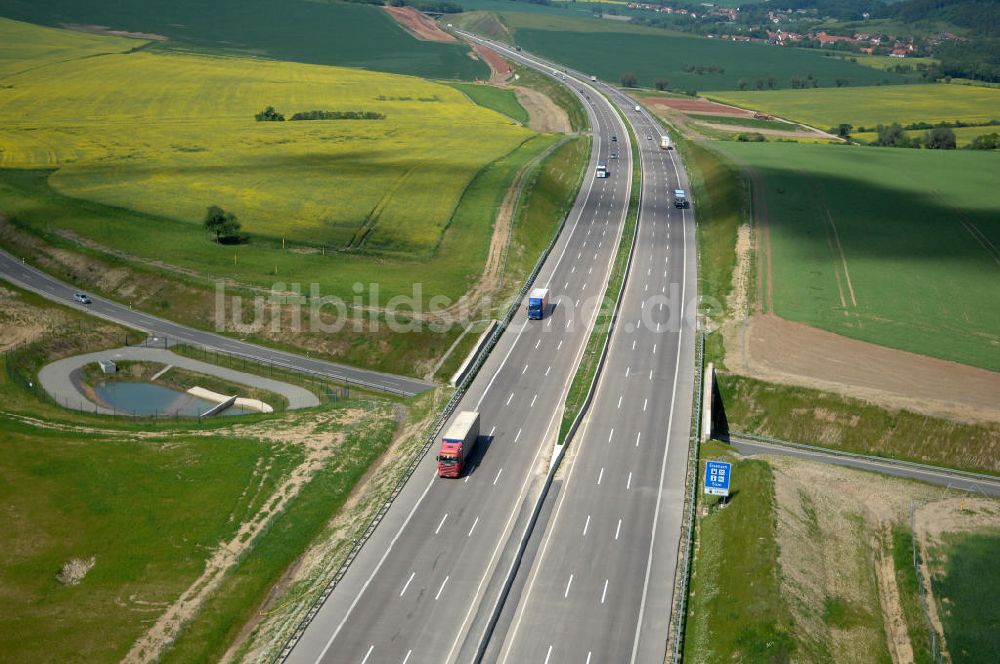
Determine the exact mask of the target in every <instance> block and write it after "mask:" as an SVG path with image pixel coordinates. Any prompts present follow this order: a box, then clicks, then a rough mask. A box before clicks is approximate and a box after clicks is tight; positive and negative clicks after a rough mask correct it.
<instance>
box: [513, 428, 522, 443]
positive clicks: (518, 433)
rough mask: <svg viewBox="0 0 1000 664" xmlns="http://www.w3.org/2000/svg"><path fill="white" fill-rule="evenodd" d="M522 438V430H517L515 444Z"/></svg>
mask: <svg viewBox="0 0 1000 664" xmlns="http://www.w3.org/2000/svg"><path fill="white" fill-rule="evenodd" d="M520 437H521V429H518V430H517V435H516V436H514V442H515V443H516V442H517V440H518V438H520Z"/></svg>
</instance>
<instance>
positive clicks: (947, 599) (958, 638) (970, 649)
mask: <svg viewBox="0 0 1000 664" xmlns="http://www.w3.org/2000/svg"><path fill="white" fill-rule="evenodd" d="M931 556H932V558H933V561H932V563H931V564H932V565H933V567H932V569H934V568H939V569H941V573H940V574H936V575H935V576H934V578H933V580H932V585H933V587H934V597H935V599H936V601H937V609H938V612H939V614H940V616H941V622H942V624H943V626H944V633H945V639H946V640H947V644H948V651H949V653H950V654H951V658H952V661H955V662H968V663H969V664H989V663H990V662H995V661H996V658H997V654H998V653H1000V629H998V626H1000V606H998V604H997V601H996V598H997V594H998V593H1000V574H998V573H997V565H996V562H997V559H998V557H1000V531H994V532H992V533H948V534H946V535H944V537H943V542H942V543H941V545H940V546H939V547H936V548H934V549H932V552H931Z"/></svg>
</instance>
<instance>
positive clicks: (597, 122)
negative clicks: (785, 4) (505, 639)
mask: <svg viewBox="0 0 1000 664" xmlns="http://www.w3.org/2000/svg"><path fill="white" fill-rule="evenodd" d="M511 57H512V59H518V60H521V61H522V62H525V61H526V60H527V58H525V57H524V56H521V55H517V56H513V55H512V56H511ZM550 71H551V70H550ZM571 89H572V90H574V92H575V93H577V94H578V95H579V96H580V97H581V100H582V101H583V102H584V105H585V107H586V109H587V112H588V115H589V116H590V121H591V126H592V127H593V150H592V154H591V159H590V164H589V168H588V172H587V175H586V178H585V180H584V183H583V186H582V188H581V191H580V193H579V195H578V197H577V200H576V202H575V204H574V207H573V209H572V210H571V212H570V215H569V218H568V220H567V225H566V227H565V228H564V230H563V232H562V234H561V236H560V237H559V239H558V241H557V244H556V246H555V248H554V249H553V251H552V253H551V255H550V257H549V259H548V260H547V261H546V263H545V265H544V266H543V269H542V271H541V273H540V274H539V276H538V278H537V279H536V281H535V285H536V286H547V287H548V288H550V290H551V296H550V299H551V301H552V302H554V304H555V308H554V310H553V311H552V312H551V313H550V315H549V316H548V317H547V318H546V319H545V320H542V321H530V322H529V321H527V320H526V314H525V312H524V309H523V308H522V310H521V311H520V312H519V313H518V315H517V316H516V317H515V319H514V322H513V323H512V325H511V326H509V327H508V328H507V330H506V331H505V333H504V334H503V335H502V336H501V338H500V340H499V342H498V344H497V346H496V347H495V348H494V350H493V352H492V354H491V355H490V357H489V359H488V360H487V361H486V363H485V364H484V366H483V368H482V369H481V370H480V372H479V374H478V375H477V377H476V379H475V380H474V381H473V383H472V385H471V387H470V388H469V390H468V391H467V393H466V395H465V397H464V399H463V401H462V403H461V404H460V406H459V410H478V411H479V412H480V414H481V418H482V420H481V421H482V429H481V431H482V435H481V437H480V441H479V444H478V446H477V448H476V451H475V452H474V454H473V457H472V459H471V466H472V467H471V472H469V473H468V474H467V475H466V476H465V477H464V478H463V479H461V480H444V479H440V478H437V477H436V472H435V465H436V464H435V460H434V457H433V455H432V454H428V455H427V456H425V458H424V459H423V460H422V461H421V464H420V466H419V467H418V469H417V471H416V473H415V474H414V476H413V478H412V479H411V481H410V482H408V483H407V485H406V487H404V489H403V492H402V493H401V495H400V496H399V497H398V498H397V500H396V501H395V502H394V504H393V507H392V508H391V509H390V510H389V512H388V513H387V515H386V517H385V518H384V519H383V521H382V523H381V525H380V526H379V528H378V529H376V531H375V533H374V534H373V536H372V538H371V539H370V540H369V541H368V543H367V544H366V545H365V546H364V547H363V548H362V549H361V552H360V553H359V555H358V557H357V558H356V559H355V561H354V563H353V564H352V565H351V567H350V569H349V570H348V572H347V574H346V575H345V576H344V578H343V580H342V581H341V582H340V584H338V586H337V588H336V589H335V590H334V592H333V593H332V594H331V595H330V598H329V599H328V601H327V602H326V604H325V605H324V606H323V608H322V609H321V610H320V612H319V613H318V614H317V616H316V618H315V619H314V620H313V622H312V623H311V624H310V625H309V627H308V629H307V630H306V631H305V633H304V634H303V636H302V638H301V639H300V640H299V641H298V643H297V644H296V647H295V648H294V650H293V651H292V653H291V655H290V656H289V661H292V662H310V663H315V662H338V663H339V662H363V663H365V664H372V663H374V662H380V663H381V662H406V663H408V664H418V663H424V662H427V663H431V662H433V663H435V664H438V663H440V662H451V661H469V660H470V659H472V656H473V654H474V652H475V650H476V647H477V645H478V640H479V635H480V634H481V633H482V628H481V622H482V612H481V611H480V609H481V607H490V606H492V605H493V604H494V603H495V602H496V599H497V597H498V596H499V594H500V589H499V585H500V584H499V583H498V582H497V579H498V577H500V576H502V573H501V574H496V571H497V570H506V569H508V567H509V565H510V560H511V558H512V557H513V555H514V551H513V547H511V546H509V544H510V542H511V540H512V539H516V538H511V534H512V533H519V532H521V528H523V523H524V521H525V518H526V513H527V512H529V511H530V506H531V504H533V500H534V496H535V495H536V493H537V491H538V488H539V487H538V484H539V482H538V479H539V477H541V476H543V475H544V474H545V471H546V470H547V468H548V465H547V464H548V459H547V455H548V454H549V453H550V451H551V449H552V446H553V443H554V442H555V437H556V435H557V433H558V428H559V422H560V417H561V408H562V404H563V402H564V399H565V394H566V392H567V390H568V387H569V383H570V381H571V380H572V377H573V374H574V371H575V369H576V367H577V365H578V363H579V358H580V356H581V353H582V351H583V348H584V345H585V343H586V340H587V338H588V336H589V330H590V327H591V324H592V321H593V319H594V315H595V313H596V307H595V306H594V305H595V304H596V302H598V301H599V300H600V299H601V298H602V297H603V294H604V290H605V287H606V283H607V277H608V273H609V270H610V265H611V261H612V258H613V257H614V255H615V252H616V249H617V246H618V243H619V240H620V236H621V232H622V229H623V226H624V218H625V213H626V211H627V207H628V200H629V195H630V189H631V178H630V173H631V169H632V164H631V150H630V141H629V138H628V133H627V132H626V130H625V127H624V125H623V124H622V122H621V119H620V118H619V117H618V116H617V114H616V113H615V112H614V111H613V109H612V108H611V106H610V104H609V103H608V102H607V101H606V100H605V99H604V98H603V97H602V96H601V95H599V94H597V93H596V91H594V89H593V88H591V87H590V85H589V84H588V83H586V82H577V83H574V85H573V86H572V88H571ZM613 136H614V137H617V141H612V140H611V138H612V137H613ZM610 152H617V153H618V154H619V158H618V159H612V160H609V153H610ZM598 162H603V163H606V164H609V166H610V171H611V175H610V177H608V178H605V179H596V178H594V177H593V175H592V174H593V173H594V170H595V167H596V164H597V163H598Z"/></svg>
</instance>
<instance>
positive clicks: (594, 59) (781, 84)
mask: <svg viewBox="0 0 1000 664" xmlns="http://www.w3.org/2000/svg"><path fill="white" fill-rule="evenodd" d="M502 15H503V17H504V19H505V20H506V22H507V23H508V25H510V27H511V28H512V29H513V31H514V36H515V39H516V41H517V43H518V44H519V45H521V46H523V47H524V48H525V49H527V50H529V51H532V52H534V53H538V54H541V55H544V56H546V57H548V58H551V59H553V60H555V61H557V62H563V63H566V64H567V65H570V66H572V67H574V68H575V69H578V70H580V71H584V72H587V73H590V74H594V75H596V76H598V77H600V78H601V79H603V80H606V81H610V82H613V83H617V82H618V78H619V76H620V75H621V74H622V73H624V72H632V73H634V74H635V75H636V77H637V78H638V82H639V85H640V86H641V87H648V88H651V87H653V84H654V83H655V81H656V80H657V79H664V80H666V81H668V84H669V87H670V88H672V89H676V90H726V89H732V90H736V89H738V88H739V83H740V81H741V80H743V81H745V82H746V84H747V85H748V86H750V87H751V88H752V87H753V86H754V84H755V81H756V80H758V79H760V80H762V81H765V83H766V81H767V80H768V78H773V79H774V84H775V87H776V88H789V87H791V84H792V83H791V80H792V78H793V77H800V78H803V79H804V78H806V77H807V76H808V75H812V76H814V77H815V79H816V80H817V81H818V83H819V85H820V86H823V87H833V86H834V85H836V81H837V79H842V80H843V81H845V82H847V83H846V84H847V85H875V84H877V83H880V82H882V81H889V82H891V83H901V82H903V81H905V80H906V78H905V77H903V76H900V75H898V74H894V73H891V72H883V71H878V70H875V69H872V68H870V67H863V66H861V65H859V64H857V63H853V62H850V61H846V60H840V59H838V58H827V57H823V54H822V53H821V52H820V51H818V50H809V49H787V48H777V47H773V46H767V45H762V44H745V43H735V42H726V41H720V40H714V39H706V38H702V37H695V36H692V35H689V34H683V33H675V32H670V31H667V30H662V29H658V28H649V27H643V26H631V25H628V24H627V23H623V22H619V21H608V20H597V19H588V18H577V17H574V16H553V15H551V14H535V13H519V12H513V11H511V12H504V13H503V14H502ZM697 66H703V67H716V68H719V69H721V70H722V71H721V72H720V73H705V74H697V73H695V72H694V71H685V68H686V67H697Z"/></svg>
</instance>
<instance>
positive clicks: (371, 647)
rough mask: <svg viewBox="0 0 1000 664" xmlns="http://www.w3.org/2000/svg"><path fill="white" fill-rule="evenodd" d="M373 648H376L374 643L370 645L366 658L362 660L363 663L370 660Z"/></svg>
mask: <svg viewBox="0 0 1000 664" xmlns="http://www.w3.org/2000/svg"><path fill="white" fill-rule="evenodd" d="M372 650H375V644H374V643H373V644H371V645H370V646H368V652H366V653H365V658H364V659H362V660H361V664H365V662H367V661H368V658H369V657H371V656H372Z"/></svg>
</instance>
